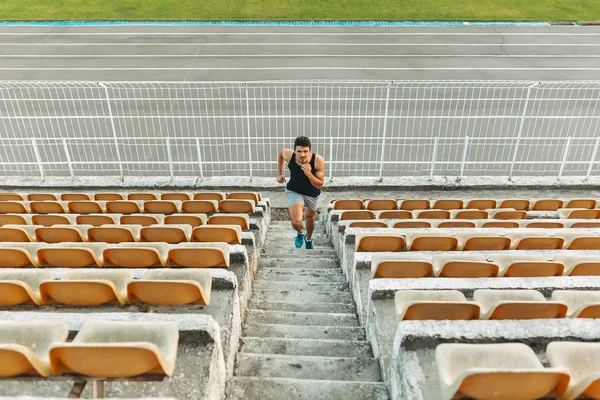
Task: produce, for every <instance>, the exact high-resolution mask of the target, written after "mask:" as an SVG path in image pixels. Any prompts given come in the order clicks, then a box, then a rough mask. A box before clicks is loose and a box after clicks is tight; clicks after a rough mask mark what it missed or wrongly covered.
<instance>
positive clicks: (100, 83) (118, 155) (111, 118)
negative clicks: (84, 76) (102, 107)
mask: <svg viewBox="0 0 600 400" xmlns="http://www.w3.org/2000/svg"><path fill="white" fill-rule="evenodd" d="M98 85H99V86H101V87H103V88H104V94H105V95H106V105H107V106H108V116H109V117H110V126H111V128H112V133H113V138H114V139H115V152H116V153H117V162H118V163H119V173H120V174H121V179H122V178H123V164H122V162H121V152H120V151H119V144H118V142H117V128H116V127H115V118H114V116H113V113H112V106H111V105H110V96H109V95H108V86H106V85H105V84H104V83H102V82H98Z"/></svg>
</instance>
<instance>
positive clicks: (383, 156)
mask: <svg viewBox="0 0 600 400" xmlns="http://www.w3.org/2000/svg"><path fill="white" fill-rule="evenodd" d="M392 83H394V81H390V83H388V85H387V90H386V93H385V113H384V115H383V136H382V138H381V162H380V164H379V179H383V161H384V159H385V138H386V135H387V121H388V106H389V104H390V87H391V86H392Z"/></svg>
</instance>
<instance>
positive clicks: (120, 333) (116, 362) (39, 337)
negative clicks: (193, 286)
mask: <svg viewBox="0 0 600 400" xmlns="http://www.w3.org/2000/svg"><path fill="white" fill-rule="evenodd" d="M68 335H69V329H68V327H67V325H66V324H64V323H62V322H50V321H48V322H43V321H42V322H21V323H14V322H3V323H2V324H0V350H1V351H0V377H1V378H9V377H15V376H20V375H37V376H43V377H48V376H51V375H63V374H69V375H72V374H79V375H84V376H89V377H102V378H129V377H133V376H138V375H143V374H159V375H171V374H172V373H173V370H174V368H175V360H176V355H177V346H178V343H179V331H178V330H177V326H176V325H175V324H173V323H170V322H152V323H147V322H114V321H93V322H87V323H84V324H83V326H82V327H81V329H80V330H79V332H78V333H77V335H76V336H75V338H74V339H73V341H72V342H67V337H68Z"/></svg>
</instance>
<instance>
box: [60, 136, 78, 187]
mask: <svg viewBox="0 0 600 400" xmlns="http://www.w3.org/2000/svg"><path fill="white" fill-rule="evenodd" d="M62 144H63V149H65V156H66V157H67V165H68V166H69V173H70V174H71V178H74V177H75V174H74V173H73V164H72V163H71V155H70V154H69V148H68V147H67V139H66V138H62Z"/></svg>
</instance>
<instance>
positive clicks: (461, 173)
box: [460, 136, 469, 178]
mask: <svg viewBox="0 0 600 400" xmlns="http://www.w3.org/2000/svg"><path fill="white" fill-rule="evenodd" d="M468 149H469V137H468V136H465V144H464V147H463V153H462V160H461V161H460V177H461V178H462V177H463V174H464V172H465V163H466V161H467V150H468Z"/></svg>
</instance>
